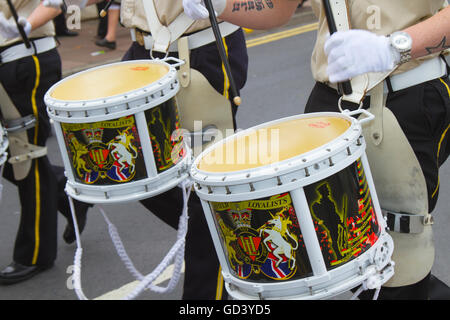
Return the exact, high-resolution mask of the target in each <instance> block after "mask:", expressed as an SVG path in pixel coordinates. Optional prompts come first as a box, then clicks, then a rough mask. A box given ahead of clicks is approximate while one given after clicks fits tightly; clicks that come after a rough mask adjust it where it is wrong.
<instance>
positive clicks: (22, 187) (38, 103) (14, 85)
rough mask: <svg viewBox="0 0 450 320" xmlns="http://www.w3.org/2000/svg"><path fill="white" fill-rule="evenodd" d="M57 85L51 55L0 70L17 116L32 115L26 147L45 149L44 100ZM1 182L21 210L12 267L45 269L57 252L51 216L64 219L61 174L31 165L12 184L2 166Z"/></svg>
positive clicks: (46, 165) (42, 164)
mask: <svg viewBox="0 0 450 320" xmlns="http://www.w3.org/2000/svg"><path fill="white" fill-rule="evenodd" d="M60 79H61V59H60V56H59V54H58V52H57V50H56V49H53V50H50V51H47V52H44V53H42V54H38V55H34V56H30V57H26V58H23V59H20V60H16V61H12V62H9V63H6V64H3V65H1V66H0V81H1V83H2V84H3V86H4V87H5V90H6V92H7V93H8V95H9V96H10V98H11V100H12V101H13V103H14V105H15V106H16V108H17V109H18V110H19V112H20V114H21V115H22V116H27V115H30V114H34V115H35V117H36V119H37V123H36V126H35V127H34V128H31V129H29V130H28V131H27V133H28V138H29V142H30V143H33V144H36V145H39V146H45V144H46V142H47V138H48V137H49V135H50V133H51V127H50V122H49V118H48V115H47V111H46V106H45V104H44V99H43V98H44V94H45V93H46V92H47V90H48V89H49V88H50V86H52V85H53V84H54V83H56V82H57V81H59V80H60ZM4 177H5V178H6V179H7V180H9V181H11V182H12V183H14V184H15V185H16V186H17V189H18V192H19V199H20V204H21V216H20V225H19V229H18V231H17V236H16V242H15V246H14V254H13V259H14V261H16V262H18V263H21V264H24V265H42V266H47V265H51V264H52V263H53V261H54V260H55V259H56V251H57V211H58V209H59V210H60V211H61V212H62V213H63V214H64V215H65V216H66V217H68V218H69V219H70V210H69V205H68V200H67V196H66V194H65V192H64V186H65V183H66V178H65V176H64V168H63V167H56V166H53V165H52V164H51V163H50V162H49V159H48V158H47V157H46V156H45V157H40V158H37V159H34V160H32V166H31V169H30V171H29V173H28V175H27V176H26V178H25V179H23V180H20V181H17V180H15V179H14V175H13V171H12V166H11V165H10V164H9V163H6V165H5V170H4Z"/></svg>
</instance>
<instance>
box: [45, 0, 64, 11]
mask: <svg viewBox="0 0 450 320" xmlns="http://www.w3.org/2000/svg"><path fill="white" fill-rule="evenodd" d="M63 3H64V2H63V0H44V1H42V4H43V5H44V6H45V7H49V8H55V9H60V8H61V6H62V5H63Z"/></svg>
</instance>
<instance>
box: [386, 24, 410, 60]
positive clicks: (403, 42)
mask: <svg viewBox="0 0 450 320" xmlns="http://www.w3.org/2000/svg"><path fill="white" fill-rule="evenodd" d="M389 40H390V44H391V47H392V48H393V49H394V50H395V51H396V52H397V53H398V54H399V55H400V61H399V64H403V63H405V62H408V61H409V60H411V49H412V38H411V36H410V35H409V34H408V33H406V32H403V31H397V32H394V33H392V34H391V35H390V37H389Z"/></svg>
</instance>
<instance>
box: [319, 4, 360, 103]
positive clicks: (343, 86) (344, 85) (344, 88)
mask: <svg viewBox="0 0 450 320" xmlns="http://www.w3.org/2000/svg"><path fill="white" fill-rule="evenodd" d="M322 2H323V7H324V9H325V16H326V17H327V22H328V29H329V30H330V34H333V33H335V32H337V27H336V22H335V21H334V17H333V10H332V9H331V5H330V1H329V0H322ZM338 88H339V92H341V93H342V92H343V93H344V94H346V95H350V94H352V92H353V89H352V84H351V82H350V80H347V81H344V82H341V83H338Z"/></svg>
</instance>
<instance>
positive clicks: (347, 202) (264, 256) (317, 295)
mask: <svg viewBox="0 0 450 320" xmlns="http://www.w3.org/2000/svg"><path fill="white" fill-rule="evenodd" d="M361 112H364V113H365V114H366V115H369V116H371V115H370V114H368V113H367V112H365V111H358V112H357V113H361ZM354 114H356V113H351V114H349V113H344V114H341V113H316V114H305V115H300V116H294V117H289V118H285V119H280V120H277V121H272V122H269V123H266V124H263V125H260V126H257V127H254V128H250V129H248V130H245V131H242V132H239V133H237V134H235V135H233V136H231V137H229V138H227V139H225V140H223V141H222V142H219V143H217V144H216V145H214V146H212V147H210V148H209V149H207V150H205V151H204V152H203V153H202V154H200V156H199V157H197V159H196V160H195V162H194V165H193V166H192V168H191V176H192V178H193V180H194V181H195V191H196V192H197V194H198V196H199V197H200V199H201V201H202V205H203V209H204V212H205V216H206V219H207V222H208V225H209V229H210V232H211V235H212V238H213V240H214V244H215V248H216V251H217V254H218V257H219V260H220V263H221V266H222V270H223V276H224V279H225V282H226V288H227V291H228V293H229V294H230V295H231V297H233V298H234V299H325V298H329V297H333V296H336V295H338V294H341V293H343V292H345V291H348V290H350V289H352V288H354V287H357V286H358V285H362V284H364V285H366V286H367V287H368V288H375V287H379V286H381V284H383V283H384V282H386V281H387V280H388V279H389V278H390V277H391V276H392V275H393V263H392V261H391V255H392V252H393V242H392V239H391V237H390V236H389V235H388V234H387V232H386V230H385V228H386V224H385V220H384V219H383V217H382V213H381V209H380V206H379V203H378V200H377V197H376V192H375V187H374V184H373V181H372V177H371V173H370V168H369V165H368V161H367V158H366V155H365V142H364V138H363V136H362V128H361V123H362V122H364V121H368V119H369V118H367V119H366V120H361V121H358V120H356V119H355V118H353V117H351V115H354Z"/></svg>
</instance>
